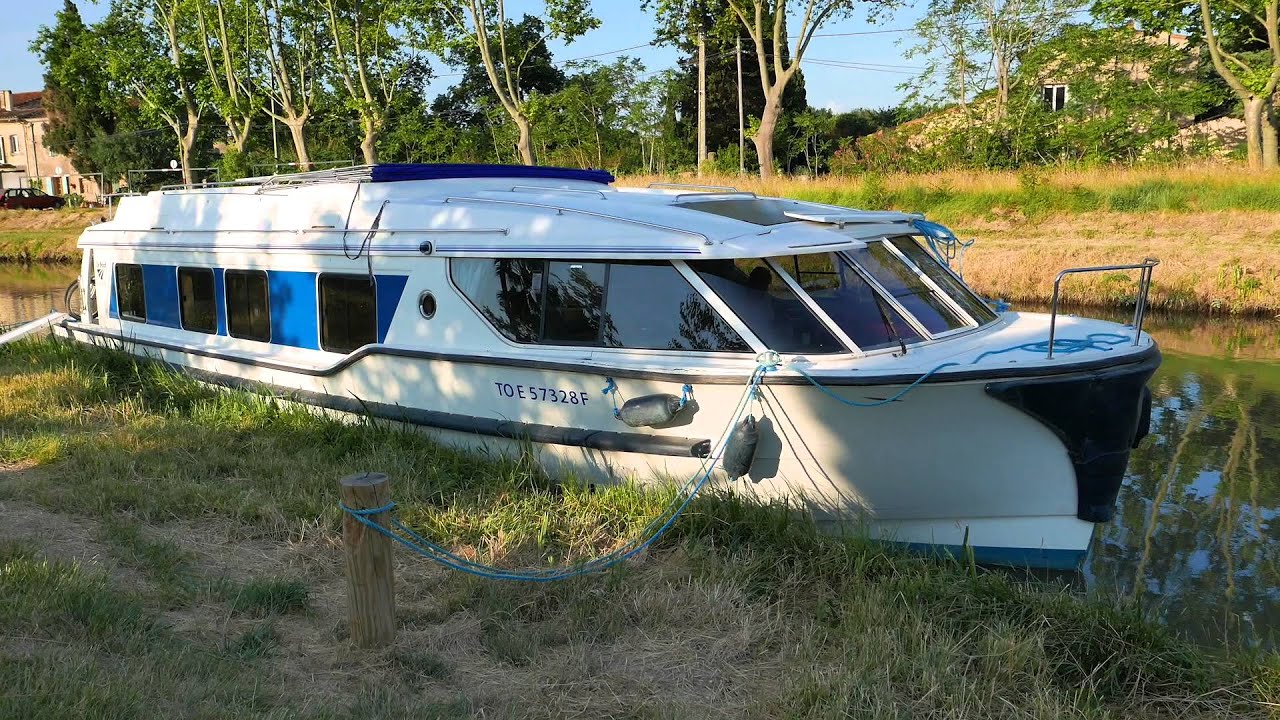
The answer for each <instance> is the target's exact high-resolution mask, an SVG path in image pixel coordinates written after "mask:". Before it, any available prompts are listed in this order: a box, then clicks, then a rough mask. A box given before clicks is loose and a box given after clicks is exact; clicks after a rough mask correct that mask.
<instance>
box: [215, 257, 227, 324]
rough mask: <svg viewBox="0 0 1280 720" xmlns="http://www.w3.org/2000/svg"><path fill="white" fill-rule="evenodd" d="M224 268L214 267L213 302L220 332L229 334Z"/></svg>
mask: <svg viewBox="0 0 1280 720" xmlns="http://www.w3.org/2000/svg"><path fill="white" fill-rule="evenodd" d="M222 270H223V269H222V268H214V269H213V304H214V312H216V313H217V314H218V334H219V335H226V334H227V288H226V287H225V286H224V285H223V284H222Z"/></svg>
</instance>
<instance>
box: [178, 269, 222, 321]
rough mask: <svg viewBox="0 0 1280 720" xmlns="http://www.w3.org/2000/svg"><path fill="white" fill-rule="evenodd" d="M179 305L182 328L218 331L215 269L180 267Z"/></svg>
mask: <svg viewBox="0 0 1280 720" xmlns="http://www.w3.org/2000/svg"><path fill="white" fill-rule="evenodd" d="M178 307H179V309H180V311H181V317H182V329H183V330H194V331H196V332H202V333H216V332H217V331H218V310H217V304H216V303H215V301H214V295H213V270H210V269H209V268H178Z"/></svg>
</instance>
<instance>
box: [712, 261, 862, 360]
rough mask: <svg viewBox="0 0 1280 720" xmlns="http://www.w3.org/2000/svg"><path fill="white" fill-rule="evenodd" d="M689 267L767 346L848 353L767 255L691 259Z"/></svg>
mask: <svg viewBox="0 0 1280 720" xmlns="http://www.w3.org/2000/svg"><path fill="white" fill-rule="evenodd" d="M689 267H691V268H693V271H694V272H696V273H698V276H699V277H701V278H702V280H703V282H705V283H706V284H707V285H709V286H711V289H712V290H713V291H714V292H715V293H716V294H717V295H719V296H720V298H721V299H722V300H724V301H725V303H727V304H728V305H729V308H730V309H732V310H733V312H734V313H736V314H737V316H738V317H739V318H741V319H742V322H744V323H746V325H747V327H748V328H750V329H751V332H753V333H755V335H756V337H758V338H760V341H761V342H763V343H764V344H765V346H766V347H768V348H769V349H771V350H776V351H778V352H786V353H839V352H848V349H847V348H845V346H844V344H843V343H841V342H840V341H839V340H837V339H836V336H835V334H833V333H832V332H831V331H830V330H829V329H827V326H826V325H825V324H824V323H823V322H822V321H821V320H819V319H818V318H817V316H815V315H814V314H813V312H812V311H810V310H809V307H808V306H807V305H806V304H805V302H804V301H803V300H801V299H800V297H799V296H798V295H796V293H795V291H793V290H792V289H791V287H790V286H789V285H788V284H787V282H786V281H785V280H783V279H782V277H781V276H779V275H778V271H777V270H776V269H774V267H773V266H771V265H770V264H769V263H768V262H767V261H765V260H764V259H761V258H737V259H723V260H691V261H689Z"/></svg>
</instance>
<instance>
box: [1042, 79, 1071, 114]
mask: <svg viewBox="0 0 1280 720" xmlns="http://www.w3.org/2000/svg"><path fill="white" fill-rule="evenodd" d="M1040 91H1041V92H1042V93H1043V96H1044V106H1045V107H1046V108H1048V109H1049V110H1052V111H1053V112H1057V111H1059V110H1061V109H1063V108H1065V107H1066V106H1067V86H1066V85H1045V86H1044V87H1042V88H1041V89H1040Z"/></svg>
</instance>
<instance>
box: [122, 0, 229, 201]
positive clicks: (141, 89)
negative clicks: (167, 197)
mask: <svg viewBox="0 0 1280 720" xmlns="http://www.w3.org/2000/svg"><path fill="white" fill-rule="evenodd" d="M193 21H194V13H193V12H192V11H191V7H190V0H113V2H112V4H111V11H110V12H109V13H108V15H107V17H106V19H105V20H104V24H105V28H104V29H105V31H106V38H107V46H106V54H107V67H108V68H109V72H110V74H111V77H112V80H113V83H115V84H116V85H117V86H118V87H119V88H120V89H121V90H123V91H124V92H125V93H127V94H128V96H129V97H131V98H133V99H135V100H136V101H137V102H139V103H140V104H141V106H142V107H143V109H144V110H145V111H146V112H147V113H148V114H149V115H150V116H152V117H155V118H156V119H158V120H161V121H163V122H164V124H165V125H167V126H169V128H170V130H172V131H173V134H174V137H175V139H176V141H177V147H178V162H179V163H180V164H181V167H182V181H183V183H186V184H192V183H193V182H194V181H195V178H194V176H193V174H192V156H193V151H194V148H195V144H196V140H197V137H198V134H199V131H200V122H201V119H202V118H203V114H204V105H203V103H201V101H200V97H199V95H200V92H199V91H198V89H197V84H199V83H200V82H202V77H201V75H200V73H199V72H198V71H197V69H196V68H197V67H198V64H199V60H198V59H197V58H196V57H195V56H194V52H193V51H194V48H193V44H192V43H193V40H194V36H195V32H194V28H193V26H194V22H193Z"/></svg>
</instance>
